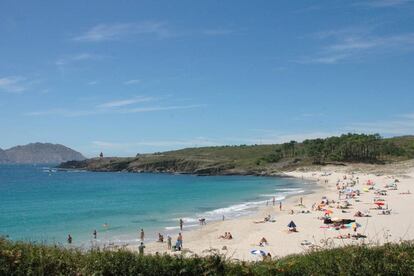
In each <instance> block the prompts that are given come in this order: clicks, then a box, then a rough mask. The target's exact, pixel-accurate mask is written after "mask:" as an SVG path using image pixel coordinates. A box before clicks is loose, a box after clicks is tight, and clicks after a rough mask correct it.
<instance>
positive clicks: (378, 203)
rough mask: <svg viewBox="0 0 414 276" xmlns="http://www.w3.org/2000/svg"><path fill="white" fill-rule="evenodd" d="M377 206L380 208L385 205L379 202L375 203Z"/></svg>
mask: <svg viewBox="0 0 414 276" xmlns="http://www.w3.org/2000/svg"><path fill="white" fill-rule="evenodd" d="M375 204H376V205H378V206H383V205H384V204H385V203H384V202H381V201H377V202H375Z"/></svg>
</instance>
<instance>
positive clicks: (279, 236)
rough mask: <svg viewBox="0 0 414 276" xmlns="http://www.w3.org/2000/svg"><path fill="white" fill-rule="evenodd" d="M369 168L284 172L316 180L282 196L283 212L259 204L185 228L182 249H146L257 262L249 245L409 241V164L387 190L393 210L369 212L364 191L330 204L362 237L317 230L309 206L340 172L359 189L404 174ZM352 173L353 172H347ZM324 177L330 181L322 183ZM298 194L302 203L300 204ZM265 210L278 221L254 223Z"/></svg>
mask: <svg viewBox="0 0 414 276" xmlns="http://www.w3.org/2000/svg"><path fill="white" fill-rule="evenodd" d="M372 168H374V170H373V169H372ZM372 168H371V169H368V170H367V169H364V168H363V166H358V165H353V166H346V167H342V166H341V167H338V166H327V167H315V168H306V169H304V170H302V171H300V170H296V171H291V172H286V173H285V174H286V175H288V176H290V177H294V178H297V179H302V180H308V181H316V183H317V184H316V185H315V189H314V190H313V191H312V192H311V193H309V194H306V195H305V194H297V195H292V196H290V197H289V198H287V199H285V200H283V209H282V211H280V210H279V206H278V204H276V206H275V207H273V206H268V207H266V206H262V207H260V208H259V209H258V210H257V211H256V212H255V213H254V214H252V215H248V216H245V217H240V218H235V219H232V220H225V221H215V222H211V223H209V224H207V225H206V226H203V227H200V228H198V229H191V230H189V231H183V233H182V234H183V237H184V243H183V249H184V250H183V251H182V252H170V251H168V250H166V247H167V245H166V243H165V242H164V243H159V242H152V243H147V244H145V245H146V249H145V250H146V253H147V254H156V253H160V254H163V253H167V254H184V255H186V256H191V255H192V254H197V255H208V254H211V253H213V252H215V253H220V254H223V255H225V256H227V257H228V258H230V259H238V260H257V257H254V256H253V255H251V254H250V251H251V250H253V249H260V250H264V251H266V252H269V253H271V255H272V256H278V257H282V256H286V255H289V254H295V253H303V252H306V251H307V250H310V248H315V247H316V248H321V247H322V248H326V247H335V246H343V245H347V244H360V243H367V242H368V243H376V244H377V243H378V244H382V243H384V242H385V241H388V240H390V239H392V240H394V241H399V240H400V239H407V238H408V239H409V237H410V236H411V237H414V229H411V228H410V225H411V223H414V215H412V214H410V212H409V211H410V209H409V208H410V205H409V202H410V201H409V199H411V200H412V199H413V195H405V196H404V195H401V194H399V192H400V191H403V192H405V191H406V190H409V187H412V188H414V187H413V186H412V185H411V186H410V183H409V182H410V179H411V178H412V177H414V172H413V170H412V167H409V169H410V171H409V172H408V171H407V170H406V171H404V172H403V173H404V177H401V176H399V177H400V178H401V179H400V184H399V187H400V189H399V190H398V191H389V194H388V195H387V196H384V197H385V198H386V200H387V204H390V206H391V208H396V209H397V210H394V212H393V213H392V214H391V215H390V216H379V215H378V211H377V210H372V207H374V206H373V203H372V200H373V198H374V197H375V196H374V195H373V194H372V192H363V193H362V194H361V196H360V197H359V199H358V200H355V199H352V200H349V201H352V202H351V204H352V207H351V209H350V210H347V211H346V212H347V213H343V212H341V211H339V210H337V209H335V207H334V206H331V207H333V208H331V209H332V210H333V212H334V214H333V216H337V217H339V218H347V219H356V221H357V223H358V224H360V225H361V227H360V228H359V230H358V233H363V234H366V235H367V239H366V240H365V241H364V240H362V239H358V240H353V239H349V240H348V239H347V240H343V239H336V237H337V236H338V235H347V233H350V232H352V230H350V229H345V230H342V229H341V230H339V231H337V230H330V229H326V228H321V227H323V222H321V221H320V220H318V219H317V218H318V217H320V216H323V212H319V211H314V210H311V205H312V204H313V203H316V202H319V201H320V200H321V198H322V196H327V197H328V198H329V199H331V200H337V199H338V194H337V191H336V186H335V184H336V182H337V180H338V179H342V177H343V175H347V176H348V177H353V178H354V179H356V178H357V177H358V179H359V180H358V182H359V184H357V185H356V187H357V188H359V189H360V190H361V191H362V189H363V186H364V183H366V181H368V179H372V180H373V181H374V182H375V183H376V184H377V187H378V188H381V189H382V187H383V186H384V185H385V184H387V183H388V182H389V181H391V179H394V178H395V177H394V176H393V175H395V174H400V173H402V171H401V170H398V169H396V168H395V169H392V170H391V171H393V172H395V173H392V174H390V173H389V168H388V167H378V168H375V166H373V167H372ZM376 170H379V171H380V173H378V172H376ZM351 171H352V172H353V173H352V174H350V172H351ZM364 171H366V172H367V173H364ZM381 171H382V172H383V173H381ZM348 179H349V178H348ZM325 180H327V181H328V183H325ZM301 197H302V198H303V204H304V205H305V207H302V206H298V203H299V200H300V198H301ZM407 199H408V201H407ZM290 210H294V212H295V214H293V215H291V214H289V213H290ZM305 210H309V211H310V213H309V214H308V213H302V211H305ZM356 211H364V212H368V213H369V214H370V215H371V217H367V218H365V217H364V218H355V217H354V213H355V212H356ZM268 214H270V215H271V217H272V218H275V219H276V222H274V223H258V224H255V223H253V221H259V220H263V218H264V217H265V216H267V215H268ZM404 219H405V220H404ZM291 220H294V221H295V223H296V224H297V225H298V231H299V232H298V233H289V232H287V231H286V230H287V227H286V226H287V224H288V223H289V221H291ZM401 220H402V221H403V222H404V223H402V224H403V225H401V222H400V221H401ZM398 222H400V226H402V227H396V226H395V224H396V223H398ZM184 227H185V225H184ZM404 227H406V229H405V230H406V231H401V229H404ZM227 231H230V232H231V233H232V236H233V239H232V240H223V239H218V237H219V236H220V235H223V234H224V232H227ZM262 237H265V238H266V239H267V240H268V241H269V245H266V246H264V247H260V246H259V245H258V244H259V240H260V239H261V238H262ZM175 238H176V237H175V236H172V244H173V245H174V244H175ZM128 248H129V249H130V250H133V251H136V250H137V248H136V247H134V246H129V247H128Z"/></svg>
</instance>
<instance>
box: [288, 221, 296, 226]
mask: <svg viewBox="0 0 414 276" xmlns="http://www.w3.org/2000/svg"><path fill="white" fill-rule="evenodd" d="M288 227H289V228H295V227H296V224H295V223H294V222H293V220H291V221H290V222H289V224H288Z"/></svg>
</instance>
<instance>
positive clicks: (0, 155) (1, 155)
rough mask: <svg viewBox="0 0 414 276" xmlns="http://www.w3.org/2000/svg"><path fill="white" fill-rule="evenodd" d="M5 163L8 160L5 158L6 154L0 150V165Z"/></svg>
mask: <svg viewBox="0 0 414 276" xmlns="http://www.w3.org/2000/svg"><path fill="white" fill-rule="evenodd" d="M7 162H8V158H7V154H6V152H5V151H4V150H2V149H0V164H2V163H7Z"/></svg>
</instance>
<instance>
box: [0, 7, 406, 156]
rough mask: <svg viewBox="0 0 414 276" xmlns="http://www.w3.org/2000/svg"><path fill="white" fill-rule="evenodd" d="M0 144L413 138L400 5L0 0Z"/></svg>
mask: <svg viewBox="0 0 414 276" xmlns="http://www.w3.org/2000/svg"><path fill="white" fill-rule="evenodd" d="M0 60H1V62H0V124H1V126H2V131H1V138H0V147H1V148H8V147H11V146H14V145H16V144H26V143H29V142H36V141H41V142H52V143H61V144H64V145H67V146H69V147H72V148H74V149H76V150H79V151H81V152H82V153H84V154H85V155H87V156H95V155H96V154H97V153H99V152H100V151H103V152H104V153H105V154H106V155H118V156H127V155H134V154H136V153H138V152H153V151H164V150H169V149H177V148H183V147H190V146H209V145H223V144H255V143H278V142H284V141H288V140H291V139H295V140H299V141H300V140H303V139H305V138H314V137H319V136H329V135H336V134H341V133H345V132H367V133H380V134H381V135H383V136H395V135H404V134H414V2H413V1H411V0H376V1H374V0H373V1H363V0H361V1H359V0H358V1H334V0H327V1H240V0H237V1H167V0H166V1H65V2H64V1H40V2H39V1H18V0H13V1H7V0H3V1H1V2H0Z"/></svg>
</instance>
